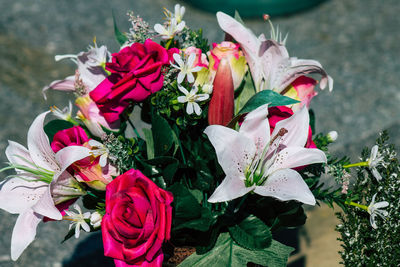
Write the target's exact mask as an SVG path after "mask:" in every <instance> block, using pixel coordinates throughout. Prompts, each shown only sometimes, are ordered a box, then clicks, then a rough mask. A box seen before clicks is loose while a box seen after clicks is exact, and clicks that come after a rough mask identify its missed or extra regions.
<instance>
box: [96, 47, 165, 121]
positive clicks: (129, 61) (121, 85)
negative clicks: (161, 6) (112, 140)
mask: <svg viewBox="0 0 400 267" xmlns="http://www.w3.org/2000/svg"><path fill="white" fill-rule="evenodd" d="M169 59H170V58H169V55H168V52H167V50H166V49H165V48H164V47H162V46H161V45H159V44H157V43H155V42H153V41H152V40H150V39H147V40H146V41H145V42H144V44H141V43H134V44H132V45H131V46H128V47H125V48H123V49H122V50H121V51H119V52H118V53H114V54H112V62H110V63H106V69H107V70H108V71H109V72H111V75H110V76H108V77H107V78H106V79H104V80H103V82H101V83H100V84H99V85H98V86H97V87H96V88H95V89H94V90H93V91H92V92H90V97H91V98H92V99H93V101H95V102H96V104H97V106H98V107H99V109H100V111H101V113H102V115H103V116H104V118H105V119H106V121H107V122H108V123H109V124H110V126H112V127H113V126H114V124H115V123H116V122H118V121H119V119H120V118H119V116H120V114H121V113H123V112H124V110H125V109H126V108H127V107H128V106H129V105H130V104H131V103H132V102H141V101H143V100H145V99H146V98H147V97H148V96H149V95H150V94H152V93H155V92H157V91H159V90H160V89H161V88H162V86H163V81H164V76H163V75H162V73H161V68H162V66H163V65H167V64H169Z"/></svg>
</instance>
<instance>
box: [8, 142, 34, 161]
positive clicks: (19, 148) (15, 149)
mask: <svg viewBox="0 0 400 267" xmlns="http://www.w3.org/2000/svg"><path fill="white" fill-rule="evenodd" d="M5 153H6V156H7V159H8V161H10V162H11V163H12V164H17V165H25V166H30V167H33V166H31V165H29V164H28V163H27V162H26V161H28V162H33V161H32V159H31V155H30V154H29V151H28V149H26V148H25V147H24V146H23V145H20V144H18V143H17V142H14V141H8V146H7V148H6V152H5ZM24 159H25V160H26V161H25V160H24Z"/></svg>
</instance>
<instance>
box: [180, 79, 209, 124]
mask: <svg viewBox="0 0 400 267" xmlns="http://www.w3.org/2000/svg"><path fill="white" fill-rule="evenodd" d="M178 89H179V91H181V92H182V93H184V94H185V95H184V96H178V99H177V100H178V102H179V103H186V102H187V106H186V113H187V114H189V115H191V114H193V110H194V112H195V113H196V114H197V115H198V116H200V114H201V108H200V106H199V104H197V103H196V102H202V101H205V100H207V99H208V98H209V97H210V96H209V95H208V94H198V95H197V91H198V90H199V88H198V87H197V86H193V87H192V90H190V92H189V91H188V90H186V88H185V87H183V86H181V85H180V84H178Z"/></svg>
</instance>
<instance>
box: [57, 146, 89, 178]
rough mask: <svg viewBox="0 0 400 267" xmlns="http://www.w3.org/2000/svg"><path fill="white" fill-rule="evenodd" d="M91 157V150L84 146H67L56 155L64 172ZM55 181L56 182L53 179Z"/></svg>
mask: <svg viewBox="0 0 400 267" xmlns="http://www.w3.org/2000/svg"><path fill="white" fill-rule="evenodd" d="M90 155H91V150H90V149H89V148H87V147H84V146H67V147H64V148H63V149H61V150H60V151H58V152H57V154H56V159H57V162H59V164H60V167H61V170H60V173H62V172H64V171H65V170H66V169H67V168H68V167H69V166H70V165H71V164H72V163H74V162H75V161H78V160H81V159H84V158H86V157H89V156H90ZM53 180H56V179H55V178H53Z"/></svg>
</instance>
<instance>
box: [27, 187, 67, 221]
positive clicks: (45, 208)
mask: <svg viewBox="0 0 400 267" xmlns="http://www.w3.org/2000/svg"><path fill="white" fill-rule="evenodd" d="M32 210H33V211H34V212H35V213H37V214H40V215H43V216H45V217H48V218H50V219H53V220H61V219H62V215H61V213H60V211H59V210H58V209H57V208H56V206H55V205H54V201H53V198H52V197H51V193H50V186H47V188H46V190H45V191H44V192H43V194H42V196H41V198H40V200H39V201H38V202H37V203H36V204H35V205H34V206H33V207H32Z"/></svg>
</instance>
